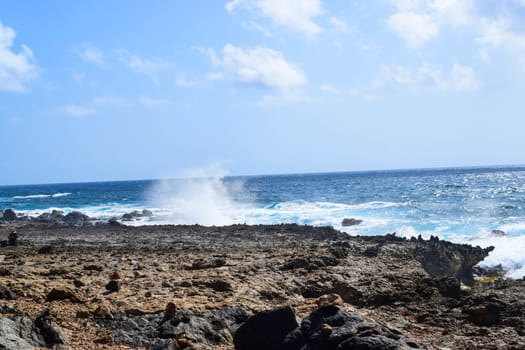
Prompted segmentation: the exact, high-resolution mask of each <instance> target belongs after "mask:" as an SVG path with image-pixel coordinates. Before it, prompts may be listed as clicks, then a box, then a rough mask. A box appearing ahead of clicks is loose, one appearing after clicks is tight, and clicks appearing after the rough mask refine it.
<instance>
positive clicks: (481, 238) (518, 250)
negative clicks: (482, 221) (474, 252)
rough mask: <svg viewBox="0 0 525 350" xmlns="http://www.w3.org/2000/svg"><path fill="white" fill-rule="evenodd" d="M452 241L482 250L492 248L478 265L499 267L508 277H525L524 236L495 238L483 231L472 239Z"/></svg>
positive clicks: (455, 239) (458, 238) (465, 237)
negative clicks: (481, 248)
mask: <svg viewBox="0 0 525 350" xmlns="http://www.w3.org/2000/svg"><path fill="white" fill-rule="evenodd" d="M452 241H454V242H457V243H467V244H470V245H473V246H480V247H483V248H486V247H489V246H493V247H494V250H493V251H492V252H490V254H489V256H488V257H486V258H485V259H484V260H483V261H482V262H481V263H480V264H479V265H480V266H482V267H491V266H497V265H501V266H502V267H503V269H504V270H505V271H507V276H508V277H511V278H521V277H524V276H525V254H523V252H525V236H495V235H493V234H492V233H491V232H489V231H484V232H481V233H480V234H478V235H476V236H474V237H467V236H459V237H455V238H454V239H452Z"/></svg>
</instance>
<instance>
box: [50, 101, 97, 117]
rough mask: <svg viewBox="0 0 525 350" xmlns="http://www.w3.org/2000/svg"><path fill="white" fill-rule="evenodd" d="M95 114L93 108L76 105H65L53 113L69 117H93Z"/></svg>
mask: <svg viewBox="0 0 525 350" xmlns="http://www.w3.org/2000/svg"><path fill="white" fill-rule="evenodd" d="M96 112H97V111H96V110H95V109H94V108H91V107H86V106H80V105H76V104H71V105H66V106H62V107H59V108H57V109H55V113H57V114H62V115H67V116H70V117H85V116H88V115H93V114H95V113H96Z"/></svg>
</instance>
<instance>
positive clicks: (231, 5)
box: [224, 0, 244, 12]
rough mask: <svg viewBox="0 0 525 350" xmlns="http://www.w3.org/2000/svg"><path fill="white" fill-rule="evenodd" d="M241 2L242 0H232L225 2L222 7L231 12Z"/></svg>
mask: <svg viewBox="0 0 525 350" xmlns="http://www.w3.org/2000/svg"><path fill="white" fill-rule="evenodd" d="M243 3H244V0H232V1H229V2H227V3H226V4H225V5H224V7H225V8H226V10H228V12H233V11H235V9H236V8H238V7H239V6H240V5H242V4H243Z"/></svg>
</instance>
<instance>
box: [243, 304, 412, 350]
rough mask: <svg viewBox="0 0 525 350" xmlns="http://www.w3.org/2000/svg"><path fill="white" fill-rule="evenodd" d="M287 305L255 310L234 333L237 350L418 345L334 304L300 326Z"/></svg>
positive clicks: (372, 348)
mask: <svg viewBox="0 0 525 350" xmlns="http://www.w3.org/2000/svg"><path fill="white" fill-rule="evenodd" d="M295 319H296V317H295V314H294V312H293V309H292V308H290V307H285V308H279V309H274V310H271V311H265V312H261V313H258V314H256V315H254V316H252V317H251V318H249V319H248V321H246V323H244V324H243V325H242V326H241V327H240V328H239V330H238V331H237V333H236V334H235V337H234V344H235V349H236V350H266V349H274V350H318V349H323V350H345V349H348V350H350V349H361V350H375V349H377V350H380V349H392V350H394V349H419V348H420V347H419V346H418V345H417V344H416V343H414V342H413V341H412V340H410V339H409V338H407V337H406V336H404V335H403V334H402V333H401V332H399V331H397V330H394V329H391V328H388V327H386V326H385V325H383V324H381V323H379V322H376V321H374V320H371V319H365V318H364V317H362V316H360V315H359V314H356V313H353V312H349V311H344V310H341V309H340V308H338V307H337V306H323V307H320V308H318V309H316V310H314V311H313V312H312V313H311V314H310V316H308V317H307V318H305V319H304V320H303V321H302V322H301V325H300V326H299V325H298V324H297V322H296V320H295Z"/></svg>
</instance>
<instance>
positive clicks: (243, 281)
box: [0, 211, 525, 350]
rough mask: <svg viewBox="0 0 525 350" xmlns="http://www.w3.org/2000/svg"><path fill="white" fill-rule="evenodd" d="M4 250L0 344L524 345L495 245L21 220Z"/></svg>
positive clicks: (80, 219)
mask: <svg viewBox="0 0 525 350" xmlns="http://www.w3.org/2000/svg"><path fill="white" fill-rule="evenodd" d="M13 214H14V216H13ZM148 214H149V213H147V212H137V213H130V215H129V217H130V219H132V218H133V217H136V216H137V215H144V216H147V215H148ZM0 241H1V242H2V246H1V247H0V348H6V349H13V350H16V349H28V348H70V349H143V348H145V349H239V350H240V349H246V350H248V349H252V350H257V349H282V350H285V349H292V350H295V349H297V350H299V349H311V350H313V349H418V348H419V349H523V348H525V288H524V287H525V280H524V279H520V280H510V279H505V278H504V277H503V275H502V274H501V271H498V270H497V269H496V270H493V271H487V270H482V269H480V268H478V267H476V265H477V264H478V263H479V262H480V261H482V260H483V259H484V258H485V257H486V256H488V254H490V252H491V249H490V248H486V249H482V248H480V247H472V246H469V245H460V244H453V243H450V242H446V241H441V240H439V239H438V238H436V237H432V238H431V239H430V240H423V239H421V238H419V239H410V240H407V239H404V238H400V237H397V236H396V235H395V234H389V235H384V236H373V237H365V236H357V237H350V236H348V235H346V234H344V233H341V232H338V231H336V230H334V229H333V228H330V227H311V226H299V225H295V224H283V225H256V226H248V225H232V226H221V227H204V226H199V225H180V226H172V225H163V226H139V227H132V226H126V225H125V221H123V220H122V218H119V220H109V221H107V222H103V223H101V222H98V223H95V222H94V220H92V219H91V218H89V217H87V216H85V215H84V214H82V213H77V212H73V213H70V214H67V215H64V213H60V212H53V213H46V215H44V214H42V215H41V216H39V217H38V218H29V217H21V216H19V215H17V214H16V213H14V211H13V212H11V211H7V212H6V211H3V212H2V217H1V218H0Z"/></svg>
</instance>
